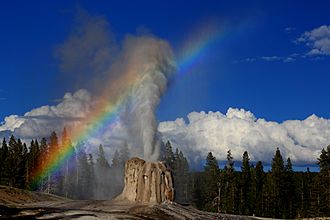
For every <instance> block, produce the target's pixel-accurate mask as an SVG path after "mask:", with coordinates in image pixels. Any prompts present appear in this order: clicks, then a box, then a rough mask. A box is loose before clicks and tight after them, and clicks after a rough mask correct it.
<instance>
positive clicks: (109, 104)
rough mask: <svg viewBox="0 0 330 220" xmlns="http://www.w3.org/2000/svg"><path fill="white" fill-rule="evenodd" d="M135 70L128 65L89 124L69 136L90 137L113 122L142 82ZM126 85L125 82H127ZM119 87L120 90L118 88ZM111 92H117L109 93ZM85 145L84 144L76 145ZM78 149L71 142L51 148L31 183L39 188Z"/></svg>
mask: <svg viewBox="0 0 330 220" xmlns="http://www.w3.org/2000/svg"><path fill="white" fill-rule="evenodd" d="M135 71H136V70H132V69H128V70H126V71H125V74H123V76H121V77H120V78H118V79H116V80H114V81H113V83H111V86H109V87H108V89H106V90H104V91H103V93H102V94H103V95H102V97H104V98H103V99H102V100H101V101H100V102H99V103H98V104H97V106H96V107H95V108H94V110H93V111H92V112H91V113H90V114H89V116H88V117H87V118H86V119H85V120H84V122H83V124H85V125H86V126H81V127H78V128H77V129H75V130H74V131H73V133H72V134H70V139H71V141H72V142H73V143H82V142H84V141H85V140H87V139H88V138H89V137H92V136H93V135H95V134H97V133H98V132H100V130H101V129H102V128H105V127H107V126H109V125H111V124H112V123H113V122H115V121H116V119H117V117H118V113H119V111H120V109H121V107H122V106H123V104H124V102H125V101H126V97H127V96H128V95H129V93H130V91H131V90H132V89H133V88H134V87H135V86H136V85H138V84H139V80H140V79H138V78H137V75H138V74H135ZM124 85H125V86H124ZM115 91H117V92H115ZM109 94H118V95H117V96H112V97H110V96H109ZM77 147H78V148H79V147H82V145H79V144H78V145H77ZM79 150H80V149H75V148H74V147H73V145H72V144H71V143H67V144H65V145H64V146H61V147H60V149H59V150H57V151H53V152H49V153H48V155H47V157H43V162H42V164H40V165H39V166H38V167H37V168H36V169H35V170H34V171H33V172H32V175H31V176H30V177H29V178H30V179H31V186H32V187H33V188H38V187H39V186H40V184H41V183H42V181H43V180H44V178H45V177H46V176H47V175H52V174H55V173H57V172H58V171H59V170H60V168H61V167H62V165H63V164H64V162H65V161H67V160H69V159H70V158H72V157H73V155H74V153H75V151H79Z"/></svg>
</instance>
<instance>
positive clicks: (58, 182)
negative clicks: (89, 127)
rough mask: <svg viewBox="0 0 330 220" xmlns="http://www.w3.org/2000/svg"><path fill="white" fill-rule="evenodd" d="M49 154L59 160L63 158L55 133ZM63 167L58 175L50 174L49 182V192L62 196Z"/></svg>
mask: <svg viewBox="0 0 330 220" xmlns="http://www.w3.org/2000/svg"><path fill="white" fill-rule="evenodd" d="M49 153H50V155H53V156H55V157H57V158H56V159H59V157H60V156H61V148H60V146H59V142H58V137H57V134H56V132H55V131H53V132H52V134H51V135H50V138H49ZM62 171H63V170H62V167H60V168H59V169H58V170H57V172H56V173H52V174H50V178H49V181H48V191H49V192H50V193H54V194H57V195H62V194H63V193H62V192H63V188H62V187H63V184H62V182H63V173H62Z"/></svg>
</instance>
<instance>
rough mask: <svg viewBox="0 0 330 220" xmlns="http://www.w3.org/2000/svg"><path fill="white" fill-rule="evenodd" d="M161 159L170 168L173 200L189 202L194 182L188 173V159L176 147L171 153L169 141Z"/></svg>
mask: <svg viewBox="0 0 330 220" xmlns="http://www.w3.org/2000/svg"><path fill="white" fill-rule="evenodd" d="M163 146H164V145H163ZM161 160H163V161H164V162H165V164H166V165H167V166H168V167H169V168H170V170H172V174H173V181H174V187H175V201H176V202H178V203H190V202H191V201H192V189H193V187H194V186H193V185H194V183H193V182H192V181H191V179H192V178H193V177H192V176H191V174H190V173H189V164H188V160H187V158H186V157H185V156H184V155H183V152H182V151H180V150H179V149H178V148H177V149H176V151H175V153H173V150H172V146H171V143H170V142H169V141H167V142H166V144H165V149H164V155H163V157H162V158H161Z"/></svg>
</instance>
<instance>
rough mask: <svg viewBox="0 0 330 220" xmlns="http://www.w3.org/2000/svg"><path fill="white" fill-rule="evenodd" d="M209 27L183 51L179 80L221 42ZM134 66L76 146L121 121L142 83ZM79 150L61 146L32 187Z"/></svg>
mask: <svg viewBox="0 0 330 220" xmlns="http://www.w3.org/2000/svg"><path fill="white" fill-rule="evenodd" d="M206 27H207V28H203V29H202V30H200V31H198V33H199V34H198V35H196V37H195V38H193V39H190V40H189V41H188V42H187V43H186V44H185V46H184V47H183V49H182V50H181V51H182V52H181V53H180V56H179V58H178V62H177V70H178V71H177V72H178V74H177V75H178V76H180V75H183V74H184V73H186V72H187V71H188V70H189V69H190V68H191V67H192V66H193V64H194V63H196V62H197V61H198V59H199V58H200V57H201V56H202V55H203V54H204V53H205V51H206V49H207V48H208V47H209V46H210V45H211V44H212V42H213V41H214V40H216V39H217V38H218V36H219V34H220V31H219V30H218V29H217V28H214V26H213V25H208V26H206ZM133 62H134V61H133ZM133 64H134V63H133ZM128 66H130V65H128ZM132 66H133V67H128V68H126V69H125V70H124V74H123V75H121V76H120V77H119V78H117V79H115V80H113V79H112V83H111V84H110V85H109V86H107V89H105V90H104V91H103V92H102V95H101V97H104V98H103V99H102V101H100V102H99V103H98V104H97V106H96V107H95V108H93V109H94V110H92V111H91V113H90V114H89V116H88V117H87V118H86V119H84V121H83V124H84V125H85V126H80V127H79V128H77V129H75V130H74V131H72V133H71V134H70V139H71V141H72V143H82V142H84V141H86V140H88V139H89V138H90V137H92V136H93V135H96V134H98V133H99V132H102V129H104V128H107V127H108V126H109V125H111V124H113V123H114V122H115V121H116V120H117V119H118V115H119V112H120V110H121V108H122V107H123V105H124V103H125V101H126V100H127V97H128V96H129V94H130V92H131V90H132V89H133V88H135V87H136V86H137V85H139V83H140V81H139V80H140V79H139V78H138V75H139V74H137V73H136V71H138V70H137V69H136V68H134V65H132ZM109 94H111V96H110V95H109ZM77 146H78V148H79V146H80V147H81V146H82V145H79V144H78V145H77ZM75 150H77V151H79V149H75V148H74V147H73V146H72V144H71V143H67V144H66V145H64V146H61V148H60V149H59V150H58V151H54V152H49V155H48V156H47V157H45V158H43V163H42V164H41V165H39V167H37V168H36V170H34V171H33V173H32V175H31V176H30V179H31V182H32V183H31V185H32V186H34V187H38V186H40V183H41V182H42V181H43V179H44V178H45V177H46V176H47V175H52V174H55V173H56V172H58V171H59V170H60V168H61V167H62V166H63V164H64V162H65V161H67V160H69V159H70V158H72V157H73V155H74V152H75Z"/></svg>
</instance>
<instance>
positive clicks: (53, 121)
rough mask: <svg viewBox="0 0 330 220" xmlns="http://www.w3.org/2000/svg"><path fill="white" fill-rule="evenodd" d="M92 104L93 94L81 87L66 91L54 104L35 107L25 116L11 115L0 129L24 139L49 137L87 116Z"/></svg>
mask: <svg viewBox="0 0 330 220" xmlns="http://www.w3.org/2000/svg"><path fill="white" fill-rule="evenodd" d="M91 106H92V99H91V95H90V93H89V92H88V91H87V90H84V89H81V90H78V91H76V92H75V93H73V94H71V93H66V94H65V95H64V97H63V99H62V101H61V102H60V103H59V104H58V105H54V106H49V105H45V106H41V107H39V108H35V109H33V110H31V111H29V112H27V113H25V114H24V116H17V115H10V116H8V117H6V118H5V121H4V122H3V123H2V125H1V126H0V131H6V130H9V131H11V132H12V133H13V134H14V135H15V136H17V137H19V138H22V139H30V138H41V137H48V136H49V135H50V132H52V131H56V132H60V131H62V129H63V128H64V127H65V126H74V125H75V124H77V123H79V121H80V119H81V118H83V117H85V116H86V114H88V112H89V111H90V109H91Z"/></svg>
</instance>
